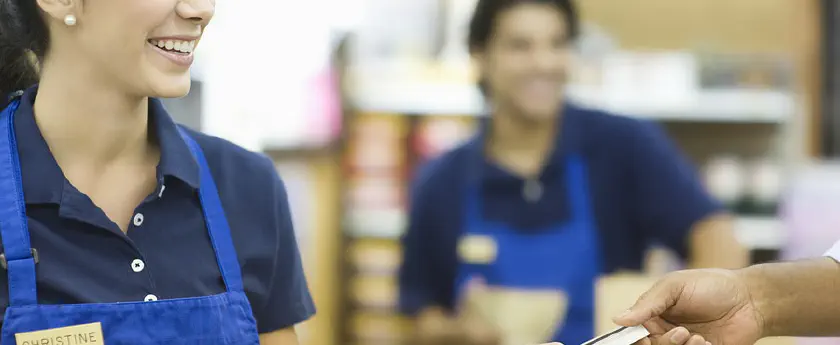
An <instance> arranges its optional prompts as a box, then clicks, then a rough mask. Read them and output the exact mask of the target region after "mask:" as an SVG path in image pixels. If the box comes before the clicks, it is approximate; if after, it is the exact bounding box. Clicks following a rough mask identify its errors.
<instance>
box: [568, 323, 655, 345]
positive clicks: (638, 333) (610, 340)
mask: <svg viewBox="0 0 840 345" xmlns="http://www.w3.org/2000/svg"><path fill="white" fill-rule="evenodd" d="M648 335H650V332H648V330H647V329H646V328H645V327H644V326H635V327H619V328H616V329H614V330H613V331H612V332H609V333H606V334H603V335H600V336H598V337H595V338H594V339H592V340H589V341H587V342H585V343H583V344H581V345H595V344H598V345H632V344H633V343H635V342H637V341H639V340H642V339H644V338H645V337H647V336H648Z"/></svg>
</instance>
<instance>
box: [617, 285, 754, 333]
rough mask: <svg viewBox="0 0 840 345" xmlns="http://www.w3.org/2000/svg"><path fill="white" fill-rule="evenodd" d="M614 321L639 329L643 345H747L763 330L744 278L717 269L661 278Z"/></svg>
mask: <svg viewBox="0 0 840 345" xmlns="http://www.w3.org/2000/svg"><path fill="white" fill-rule="evenodd" d="M614 321H615V322H616V323H617V324H619V325H622V326H637V325H641V324H643V325H644V326H645V328H647V329H648V331H649V332H650V333H651V336H650V337H648V338H646V339H644V340H642V341H640V342H639V344H645V345H682V344H687V345H709V343H711V344H714V345H742V344H744V345H751V344H754V343H755V342H756V341H757V340H758V339H760V338H761V337H762V329H763V325H762V322H763V321H762V318H761V315H759V313H758V311H757V309H756V305H755V303H754V302H753V300H752V298H751V295H750V290H749V287H748V284H747V283H746V282H745V281H744V278H743V277H742V276H740V275H739V274H738V273H736V271H730V270H720V269H708V270H689V271H680V272H674V273H671V274H669V275H666V276H665V277H664V278H663V279H662V280H660V281H659V282H658V283H657V284H656V285H654V287H653V288H651V289H650V290H649V291H648V292H646V293H645V294H644V295H642V297H640V298H639V300H638V301H637V302H636V304H635V305H634V306H633V307H632V308H630V310H628V311H627V312H625V313H624V314H623V315H621V316H618V317H616V318H615V319H614Z"/></svg>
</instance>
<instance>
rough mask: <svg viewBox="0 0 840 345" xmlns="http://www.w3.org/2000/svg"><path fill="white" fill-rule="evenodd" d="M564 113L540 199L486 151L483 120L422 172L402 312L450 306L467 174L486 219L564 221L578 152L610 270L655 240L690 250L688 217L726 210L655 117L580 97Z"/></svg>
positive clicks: (535, 223)
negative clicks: (585, 103)
mask: <svg viewBox="0 0 840 345" xmlns="http://www.w3.org/2000/svg"><path fill="white" fill-rule="evenodd" d="M561 116H562V120H561V122H562V123H561V130H560V131H561V132H560V134H559V135H558V136H557V141H556V147H555V150H554V153H553V155H552V156H551V159H550V160H549V162H548V163H547V164H546V166H545V168H544V170H543V172H542V174H541V176H540V179H541V181H542V184H543V196H542V198H541V199H540V200H539V201H538V202H536V203H531V202H528V201H526V200H525V199H524V198H523V196H522V190H523V184H524V183H525V181H524V180H523V179H521V178H519V177H516V176H514V175H512V174H510V173H509V172H506V171H505V170H504V169H502V168H500V167H499V166H497V165H495V164H493V163H492V162H490V161H488V160H487V158H486V157H485V156H484V155H483V152H484V150H483V141H484V136H485V135H486V132H487V130H486V128H487V126H486V123H485V125H484V126H483V127H482V129H481V130H480V132H479V134H478V135H477V137H476V138H474V139H473V140H471V141H469V142H467V143H465V144H464V145H462V146H460V147H457V148H455V149H454V150H452V151H450V152H448V153H446V154H444V155H442V156H440V157H438V158H435V159H433V160H432V161H430V162H428V163H426V164H425V165H424V166H423V167H421V169H420V170H419V171H418V172H417V175H416V177H415V181H414V184H413V186H412V191H411V201H410V203H411V205H410V212H409V213H410V214H409V217H410V220H409V226H408V230H407V232H406V234H405V236H404V237H403V244H404V251H405V252H404V263H403V265H402V268H401V271H400V278H399V279H400V307H401V309H402V310H403V311H404V312H405V313H408V314H413V313H415V312H417V311H419V310H420V309H422V308H424V307H427V306H431V305H436V306H443V307H448V308H451V307H452V306H453V303H454V301H453V298H454V291H453V290H454V286H455V277H456V270H457V267H458V257H457V254H456V246H457V241H458V238H459V236H460V235H461V234H462V232H463V231H464V229H463V225H464V191H465V189H466V187H465V186H466V184H467V183H475V182H476V181H478V183H480V186H481V188H480V190H481V193H482V198H483V201H482V207H483V210H482V212H483V216H484V217H485V219H488V220H490V221H498V222H504V223H507V224H510V225H512V226H514V227H516V228H518V229H522V230H523V231H528V230H529V229H537V228H544V227H545V226H547V225H551V224H555V223H558V222H566V221H568V218H569V216H570V205H569V200H568V193H567V188H568V186H567V185H566V183H565V182H566V179H565V175H564V174H565V158H566V157H568V155H569V154H573V153H574V154H577V155H579V156H580V157H581V158H582V159H583V161H584V163H585V164H586V166H587V172H588V182H589V191H590V194H591V195H590V196H589V199H590V202H591V203H592V208H593V210H594V213H595V218H596V220H595V221H596V224H597V226H598V232H599V239H600V246H601V250H602V253H601V255H602V263H603V269H604V271H605V272H604V273H609V272H615V271H620V270H639V269H641V266H642V264H643V257H644V253H645V251H646V250H647V248H648V247H649V246H650V245H651V244H658V245H663V246H666V247H668V248H670V249H673V250H674V251H675V252H676V253H678V254H680V255H681V256H683V257H685V256H686V252H687V242H688V241H687V237H688V235H689V232H690V230H691V227H692V225H693V224H695V223H696V222H697V221H699V220H702V219H704V218H706V217H708V216H711V215H713V214H715V213H718V212H721V211H722V207H721V206H720V205H719V204H718V203H717V202H716V201H715V200H714V199H713V198H711V197H710V196H709V195H708V194H707V193H706V192H705V190H704V188H703V186H702V185H701V183H700V181H699V178H698V177H697V175H696V173H695V170H694V167H693V166H692V165H691V164H690V163H689V162H688V161H687V160H686V159H685V158H684V157H683V155H682V154H681V153H680V152H679V151H678V149H677V148H676V146H675V145H674V144H673V143H672V142H671V141H670V140H669V139H668V138H667V136H666V135H665V133H664V131H663V130H661V128H659V127H657V126H656V125H654V124H653V123H649V122H645V121H641V120H638V119H633V118H629V117H621V116H616V115H612V114H608V113H605V112H602V111H596V110H589V109H583V108H579V107H576V106H574V105H567V106H565V107H564V110H563V112H562V115H561ZM558 250H562V249H558Z"/></svg>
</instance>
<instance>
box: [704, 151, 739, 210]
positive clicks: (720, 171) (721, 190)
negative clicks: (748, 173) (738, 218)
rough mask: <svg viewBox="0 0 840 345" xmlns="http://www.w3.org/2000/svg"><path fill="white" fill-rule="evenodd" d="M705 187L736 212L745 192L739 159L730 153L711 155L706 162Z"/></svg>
mask: <svg viewBox="0 0 840 345" xmlns="http://www.w3.org/2000/svg"><path fill="white" fill-rule="evenodd" d="M705 170H706V188H708V189H709V192H710V193H712V195H714V196H715V198H717V199H718V200H720V201H721V202H723V204H724V205H726V207H727V208H729V209H730V210H731V211H732V212H736V213H737V212H738V209H739V207H740V204H741V202H742V200H743V198H744V193H745V186H744V185H745V184H746V181H744V178H745V172H744V167H743V164H742V162H741V160H740V159H739V158H737V157H735V156H731V155H721V156H717V157H713V158H712V159H710V160H709V162H707V163H706V169H705Z"/></svg>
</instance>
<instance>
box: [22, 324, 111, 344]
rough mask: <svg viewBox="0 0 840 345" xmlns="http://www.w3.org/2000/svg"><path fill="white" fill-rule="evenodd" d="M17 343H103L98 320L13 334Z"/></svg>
mask: <svg viewBox="0 0 840 345" xmlns="http://www.w3.org/2000/svg"><path fill="white" fill-rule="evenodd" d="M15 341H16V342H17V345H104V344H105V340H104V339H103V338H102V324H101V323H99V322H94V323H88V324H84V325H76V326H68V327H61V328H52V329H45V330H43V331H34V332H26V333H17V334H15Z"/></svg>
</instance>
